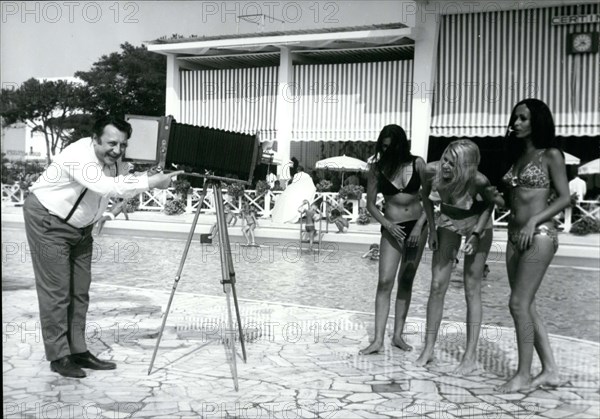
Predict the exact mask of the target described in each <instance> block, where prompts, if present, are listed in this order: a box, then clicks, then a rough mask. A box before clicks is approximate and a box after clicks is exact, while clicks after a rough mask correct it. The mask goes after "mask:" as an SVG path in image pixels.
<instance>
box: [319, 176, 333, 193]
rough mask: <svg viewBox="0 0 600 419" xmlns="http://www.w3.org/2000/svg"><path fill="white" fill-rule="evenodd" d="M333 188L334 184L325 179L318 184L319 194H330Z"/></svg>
mask: <svg viewBox="0 0 600 419" xmlns="http://www.w3.org/2000/svg"><path fill="white" fill-rule="evenodd" d="M332 187H333V183H331V182H330V181H328V180H325V179H323V180H322V181H320V182H319V183H317V192H329V191H331V188H332Z"/></svg>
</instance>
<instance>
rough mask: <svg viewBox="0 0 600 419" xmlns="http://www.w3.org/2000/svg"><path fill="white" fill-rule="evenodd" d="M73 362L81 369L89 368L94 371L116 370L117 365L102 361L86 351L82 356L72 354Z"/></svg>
mask: <svg viewBox="0 0 600 419" xmlns="http://www.w3.org/2000/svg"><path fill="white" fill-rule="evenodd" d="M71 361H73V362H74V363H75V364H77V365H79V366H80V367H81V368H89V369H92V370H114V369H115V368H117V364H115V363H114V362H109V361H102V360H101V359H98V358H96V357H95V356H94V355H92V354H91V353H90V351H86V352H84V353H81V354H71Z"/></svg>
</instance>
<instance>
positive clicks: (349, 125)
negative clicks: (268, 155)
mask: <svg viewBox="0 0 600 419" xmlns="http://www.w3.org/2000/svg"><path fill="white" fill-rule="evenodd" d="M412 65H413V62H412V60H405V61H387V62H371V63H351V64H323V65H299V66H295V67H294V74H295V80H296V84H297V87H298V91H297V93H298V94H297V96H296V98H295V101H294V110H293V112H294V114H293V127H292V139H293V140H294V141H375V140H376V139H377V136H378V135H379V131H381V128H383V126H385V125H387V124H398V125H401V126H402V127H403V128H404V129H405V130H406V131H407V134H408V135H409V137H410V125H411V109H412V80H413V77H412V71H413V68H412Z"/></svg>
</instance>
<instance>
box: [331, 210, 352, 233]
mask: <svg viewBox="0 0 600 419" xmlns="http://www.w3.org/2000/svg"><path fill="white" fill-rule="evenodd" d="M329 222H330V223H332V224H335V226H336V227H337V229H338V231H337V232H336V233H345V231H344V229H346V231H348V229H349V228H350V223H348V220H346V219H345V218H344V216H343V215H342V212H341V211H340V210H339V209H337V208H333V209H332V210H331V211H330V213H329Z"/></svg>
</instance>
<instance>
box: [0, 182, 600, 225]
mask: <svg viewBox="0 0 600 419" xmlns="http://www.w3.org/2000/svg"><path fill="white" fill-rule="evenodd" d="M282 192H283V191H267V192H265V193H262V194H260V195H257V193H256V191H255V190H247V191H244V196H242V197H238V198H232V197H230V196H229V195H228V194H227V189H223V200H224V204H225V206H227V207H229V208H230V209H231V211H232V212H233V213H235V214H239V213H240V212H241V210H242V208H243V206H244V205H245V204H247V205H249V206H251V207H254V209H255V210H256V212H257V214H258V215H259V216H260V217H261V218H270V217H271V212H272V211H273V208H274V206H275V202H276V201H277V198H278V197H279V195H281V193H282ZM201 193H202V189H201V188H193V189H192V191H191V192H190V193H188V196H187V203H186V213H189V214H191V213H193V212H194V211H195V210H196V209H197V208H198V205H200V211H201V212H203V213H208V214H210V213H214V212H215V200H214V194H213V191H212V190H208V191H207V194H206V196H205V197H204V198H203V199H202V202H200V197H201ZM176 197H177V195H176V193H175V190H174V189H173V188H170V189H164V190H163V189H153V190H151V191H147V192H142V193H141V194H139V196H138V199H139V207H138V210H140V211H163V210H164V209H165V205H166V204H167V202H168V201H169V200H171V199H175V198H176ZM24 199H25V193H24V191H23V190H21V188H20V187H19V184H17V183H15V184H14V185H5V184H2V204H3V205H15V206H18V205H23V201H24ZM318 199H322V202H323V206H322V207H321V210H322V211H324V212H325V213H327V211H328V210H329V209H330V208H338V209H340V210H341V211H342V215H343V216H344V218H347V219H348V220H350V221H356V220H357V218H358V216H359V210H360V208H363V207H364V206H365V203H366V199H367V194H366V193H365V194H363V196H362V198H361V199H360V200H359V199H346V200H343V199H341V198H340V196H339V194H338V193H337V192H317V193H316V196H315V201H316V200H318ZM376 204H377V207H378V208H380V209H381V208H382V206H383V196H382V195H381V194H379V195H378V196H377V201H376ZM574 208H576V209H577V212H579V213H580V214H581V216H582V217H583V216H589V217H594V218H596V219H598V220H600V202H598V201H591V200H590V201H579V202H578V203H577V204H576V205H575V207H574ZM572 212H573V208H567V209H566V210H565V211H564V217H562V216H561V217H556V220H557V222H558V223H559V225H560V227H562V229H563V231H566V232H568V231H570V229H571V227H572V226H573V225H574V224H577V223H578V222H580V220H581V217H579V218H578V219H577V220H575V221H573V216H572ZM509 215H510V211H508V210H498V209H497V208H496V209H494V212H493V213H492V218H493V222H494V226H496V227H506V226H507V225H508V216H509Z"/></svg>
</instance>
